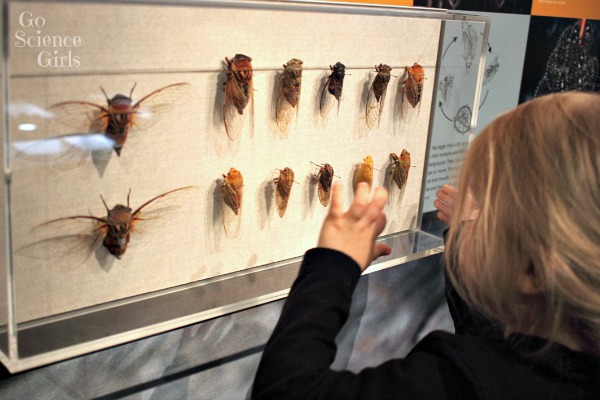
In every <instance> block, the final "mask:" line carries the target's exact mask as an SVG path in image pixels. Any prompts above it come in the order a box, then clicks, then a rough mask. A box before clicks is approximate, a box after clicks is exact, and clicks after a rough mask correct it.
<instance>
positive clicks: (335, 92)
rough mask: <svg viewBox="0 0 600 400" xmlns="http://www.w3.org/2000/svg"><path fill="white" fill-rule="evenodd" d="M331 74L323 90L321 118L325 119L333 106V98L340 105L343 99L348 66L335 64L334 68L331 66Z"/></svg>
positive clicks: (320, 105) (320, 107)
mask: <svg viewBox="0 0 600 400" xmlns="http://www.w3.org/2000/svg"><path fill="white" fill-rule="evenodd" d="M329 68H330V70H331V74H330V75H329V76H328V77H327V80H326V81H325V84H324V85H323V89H322V90H321V100H320V104H319V110H320V111H321V116H323V117H325V116H327V114H328V113H329V111H330V110H331V107H332V106H333V98H335V99H336V100H337V102H338V107H339V105H340V98H341V97H342V89H343V87H344V77H345V76H346V66H345V65H344V64H342V63H341V62H337V63H335V65H334V66H333V67H332V66H331V65H330V66H329Z"/></svg>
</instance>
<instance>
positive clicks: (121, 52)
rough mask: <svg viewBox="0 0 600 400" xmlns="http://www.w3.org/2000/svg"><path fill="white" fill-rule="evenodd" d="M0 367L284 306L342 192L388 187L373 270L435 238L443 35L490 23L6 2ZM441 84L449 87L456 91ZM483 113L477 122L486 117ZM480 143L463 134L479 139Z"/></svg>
mask: <svg viewBox="0 0 600 400" xmlns="http://www.w3.org/2000/svg"><path fill="white" fill-rule="evenodd" d="M3 3H4V7H3V13H4V15H3V18H2V21H3V24H5V26H4V29H3V32H4V35H5V36H4V38H3V39H4V46H3V52H4V53H3V61H4V63H3V66H4V68H3V69H2V80H1V84H2V89H3V90H2V102H3V105H4V107H3V110H4V112H3V113H2V116H1V118H2V119H3V124H2V126H3V138H4V152H3V153H2V157H3V165H4V177H5V179H4V183H3V185H2V189H1V190H2V196H1V197H0V201H1V202H2V204H1V206H2V207H3V209H4V213H3V214H2V218H3V220H2V222H3V226H4V229H2V230H0V235H2V243H3V244H4V245H3V246H2V250H1V251H2V253H3V258H2V260H3V261H2V267H1V268H2V279H1V280H0V298H1V299H2V300H0V305H1V307H0V324H1V331H0V359H1V360H2V362H3V363H4V364H5V365H6V367H7V368H8V369H9V370H10V371H11V372H16V371H21V370H25V369H28V368H32V367H36V366H40V365H43V364H47V363H51V362H56V361H59V360H63V359H66V358H69V357H74V356H77V355H81V354H84V353H88V352H91V351H95V350H99V349H102V348H106V347H109V346H113V345H116V344H120V343H124V342H127V341H130V340H135V339H139V338H142V337H146V336H149V335H153V334H156V333H160V332H164V331H166V330H170V329H174V328H178V327H181V326H184V325H188V324H192V323H195V322H198V321H202V320H206V319H209V318H214V317H218V316H220V315H224V314H226V313H230V312H234V311H237V310H241V309H244V308H247V307H252V306H256V305H259V304H263V303H266V302H269V301H273V300H277V299H281V298H283V297H285V296H286V295H287V293H288V290H289V287H290V286H291V283H292V282H293V279H294V277H295V275H296V273H297V270H298V266H299V263H300V260H301V257H302V254H303V253H304V251H306V250H307V249H308V248H310V247H313V246H314V245H315V244H316V242H317V237H318V233H319V228H320V225H321V222H322V220H323V218H324V216H325V215H326V212H327V205H328V202H329V195H330V189H331V185H332V183H335V182H341V183H342V184H343V186H344V189H345V200H346V202H347V203H349V202H350V200H351V199H352V196H353V191H354V187H355V185H356V184H357V183H358V182H359V181H367V182H368V183H370V184H372V185H373V186H385V187H387V188H388V189H389V191H390V201H389V203H388V205H387V207H386V213H387V217H388V225H387V227H386V229H385V231H384V232H383V234H382V236H381V238H380V239H379V240H382V241H386V242H388V243H389V244H390V245H391V246H392V248H393V252H392V254H390V255H389V256H387V257H384V258H382V259H380V260H378V261H377V263H376V264H374V265H372V266H371V267H370V268H369V269H368V270H367V271H366V272H367V273H369V272H375V271H377V270H380V269H382V268H388V267H393V266H399V265H401V264H403V263H405V262H407V261H411V260H414V259H417V258H421V257H425V256H428V255H431V254H434V253H437V252H440V251H442V250H443V243H442V241H441V239H439V238H438V237H436V236H434V235H431V234H429V233H427V232H425V231H423V230H422V229H421V216H422V212H423V199H424V193H425V190H426V184H427V182H426V176H427V165H428V155H429V153H430V143H431V126H432V123H431V121H432V115H433V111H434V110H435V107H436V102H437V101H438V100H436V97H437V96H439V94H438V87H439V85H440V82H439V81H440V68H439V67H438V65H439V63H440V60H442V57H443V56H444V51H445V49H444V46H443V43H444V40H445V32H446V31H448V30H449V29H457V27H460V26H461V25H460V24H464V23H465V21H467V22H468V24H469V26H471V27H473V29H476V31H477V32H479V33H477V35H478V36H479V35H481V37H478V39H479V40H480V41H478V42H477V43H476V44H474V45H472V46H471V48H470V49H469V51H470V53H469V57H471V61H470V64H469V65H470V68H471V72H470V74H468V76H466V77H465V78H464V79H463V81H467V82H469V85H470V86H469V87H472V88H474V92H473V93H474V96H473V103H471V104H470V106H471V107H472V109H474V110H476V104H477V100H476V99H477V96H478V91H477V88H478V87H479V86H480V84H481V79H482V76H483V71H482V70H481V68H480V67H479V65H483V64H484V63H483V62H481V60H482V59H483V58H484V57H485V45H483V44H482V43H485V42H486V36H487V32H488V28H489V26H488V25H489V20H488V19H486V18H483V17H475V16H460V15H448V14H447V13H446V12H445V11H444V10H431V9H418V8H402V7H388V6H367V5H347V4H333V3H311V2H277V1H273V2H270V1H264V2H263V1H180V2H176V3H173V2H158V1H156V2H148V1H145V2H144V1H141V2H133V1H131V2H119V3H114V2H109V3H100V2H84V1H63V2H51V1H50V2H20V1H4V2H3ZM442 78H443V77H442ZM475 118H476V112H475V113H472V114H471V115H469V119H468V120H465V121H463V123H464V124H466V125H469V124H471V125H472V124H474V122H475ZM467 129H468V128H467Z"/></svg>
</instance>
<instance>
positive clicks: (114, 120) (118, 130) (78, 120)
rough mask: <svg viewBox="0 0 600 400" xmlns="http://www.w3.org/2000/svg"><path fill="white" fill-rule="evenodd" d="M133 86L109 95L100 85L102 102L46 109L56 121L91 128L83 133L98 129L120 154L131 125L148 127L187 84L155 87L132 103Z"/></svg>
mask: <svg viewBox="0 0 600 400" xmlns="http://www.w3.org/2000/svg"><path fill="white" fill-rule="evenodd" d="M135 86H136V85H135V84H134V85H133V87H132V88H131V91H130V92H129V96H126V95H123V94H117V95H115V96H113V97H112V98H109V97H108V95H107V94H106V92H105V91H104V89H103V88H100V90H102V93H103V94H104V97H106V103H107V104H106V106H101V105H99V104H94V103H89V102H87V101H66V102H62V103H58V104H55V105H53V106H51V107H50V111H52V112H53V113H54V114H55V115H56V116H57V118H58V121H60V122H62V123H64V124H66V125H70V126H72V127H74V128H77V129H86V130H91V132H89V133H87V134H83V135H90V134H97V133H102V134H103V135H104V136H105V137H106V138H108V139H109V140H110V142H111V143H112V144H113V145H112V146H113V149H114V151H115V153H117V155H118V156H120V155H121V151H122V150H123V146H124V145H125V142H126V140H127V136H128V134H129V132H130V130H131V129H133V128H137V129H146V128H148V127H150V126H151V125H152V124H154V123H155V122H156V121H158V117H159V116H160V115H161V114H162V113H164V112H166V110H168V109H170V108H171V107H172V106H173V105H174V104H175V102H176V101H177V100H178V99H179V98H180V96H181V95H182V94H184V93H185V92H186V91H187V90H188V89H189V87H190V85H189V84H188V83H174V84H172V85H168V86H165V87H163V88H160V89H158V90H155V91H153V92H151V93H149V94H147V95H146V96H144V97H142V98H141V99H140V100H138V101H137V102H135V103H134V102H133V99H132V95H133V89H135ZM68 136H69V137H72V136H73V135H68ZM92 150H93V149H92Z"/></svg>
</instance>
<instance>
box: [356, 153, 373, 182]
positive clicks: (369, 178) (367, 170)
mask: <svg viewBox="0 0 600 400" xmlns="http://www.w3.org/2000/svg"><path fill="white" fill-rule="evenodd" d="M361 182H366V183H367V184H368V185H369V191H370V190H371V188H372V187H373V158H372V157H371V156H366V157H365V158H364V159H363V162H362V163H361V164H360V165H359V166H358V168H357V169H356V171H355V172H354V190H355V191H356V187H357V186H358V184H359V183H361Z"/></svg>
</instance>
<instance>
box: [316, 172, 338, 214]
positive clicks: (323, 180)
mask: <svg viewBox="0 0 600 400" xmlns="http://www.w3.org/2000/svg"><path fill="white" fill-rule="evenodd" d="M315 165H316V164H315ZM317 166H318V167H319V172H317V173H316V174H314V175H313V181H314V182H316V183H317V184H318V185H319V201H320V202H321V204H322V205H323V207H327V206H328V205H329V202H330V201H331V185H332V183H333V176H334V175H333V167H332V166H331V165H329V164H323V165H317Z"/></svg>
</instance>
